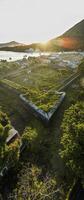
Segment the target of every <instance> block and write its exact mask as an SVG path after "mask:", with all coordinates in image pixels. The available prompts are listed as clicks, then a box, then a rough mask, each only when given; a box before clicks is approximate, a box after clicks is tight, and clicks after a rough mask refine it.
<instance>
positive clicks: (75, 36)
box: [48, 20, 84, 50]
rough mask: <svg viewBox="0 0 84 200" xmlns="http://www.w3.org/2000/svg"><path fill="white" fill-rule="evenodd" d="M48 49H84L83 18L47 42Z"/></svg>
mask: <svg viewBox="0 0 84 200" xmlns="http://www.w3.org/2000/svg"><path fill="white" fill-rule="evenodd" d="M48 45H49V47H50V49H52V50H55V49H60V50H84V20H82V21H81V22H79V23H77V24H76V25H75V26H73V27H72V28H70V29H69V30H68V31H66V32H65V33H64V34H63V35H61V36H59V37H58V38H54V39H52V40H50V41H49V43H48Z"/></svg>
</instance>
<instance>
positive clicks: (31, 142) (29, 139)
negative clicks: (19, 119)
mask: <svg viewBox="0 0 84 200" xmlns="http://www.w3.org/2000/svg"><path fill="white" fill-rule="evenodd" d="M37 135H38V134H37V132H36V129H32V128H30V127H27V128H26V129H25V131H24V133H23V135H22V143H23V145H25V144H26V147H27V150H28V151H29V152H34V148H35V141H36V138H37Z"/></svg>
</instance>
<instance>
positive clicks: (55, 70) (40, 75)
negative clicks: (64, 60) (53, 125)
mask: <svg viewBox="0 0 84 200" xmlns="http://www.w3.org/2000/svg"><path fill="white" fill-rule="evenodd" d="M12 70H14V68H12ZM72 74H73V70H71V69H69V68H68V67H60V68H59V67H58V66H57V67H56V66H51V65H50V64H48V65H47V64H46V65H42V64H39V63H35V64H34V62H33V64H30V65H28V63H27V61H26V67H25V68H21V67H19V68H18V69H17V70H16V71H13V72H11V73H10V74H9V75H8V76H7V77H6V78H5V79H2V82H3V83H4V84H6V85H8V86H9V87H11V88H14V89H16V90H18V91H19V93H23V94H24V95H25V96H26V98H27V99H28V100H29V101H30V102H32V103H33V104H35V105H36V106H38V107H39V108H40V109H43V110H44V111H46V112H48V111H50V109H51V108H52V107H53V106H54V105H55V104H56V103H57V102H58V101H59V97H60V96H59V95H58V94H57V93H56V91H57V90H58V89H59V88H60V87H61V86H62V85H63V84H64V81H65V80H66V79H67V78H68V77H69V76H71V75H72Z"/></svg>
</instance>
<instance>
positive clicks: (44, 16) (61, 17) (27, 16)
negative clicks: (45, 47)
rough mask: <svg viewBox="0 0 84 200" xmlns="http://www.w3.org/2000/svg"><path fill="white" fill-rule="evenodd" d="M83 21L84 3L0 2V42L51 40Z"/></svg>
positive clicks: (57, 0)
mask: <svg viewBox="0 0 84 200" xmlns="http://www.w3.org/2000/svg"><path fill="white" fill-rule="evenodd" d="M83 19H84V0H70V1H68V0H0V43H1V42H9V41H12V40H15V41H18V42H23V43H32V42H43V41H47V40H49V39H51V38H54V37H56V36H58V35H60V34H62V33H64V32H65V31H66V30H67V29H69V28H70V27H72V26H73V25H74V24H76V23H78V22H79V21H81V20H83Z"/></svg>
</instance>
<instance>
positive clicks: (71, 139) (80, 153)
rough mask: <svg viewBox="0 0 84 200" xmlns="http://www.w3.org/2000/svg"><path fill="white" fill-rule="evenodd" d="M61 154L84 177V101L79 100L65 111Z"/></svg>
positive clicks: (78, 174)
mask: <svg viewBox="0 0 84 200" xmlns="http://www.w3.org/2000/svg"><path fill="white" fill-rule="evenodd" d="M62 133H63V136H62V138H61V145H62V148H61V150H60V155H61V157H62V158H63V159H64V161H65V163H66V165H67V166H68V167H70V169H71V170H72V172H73V173H74V174H75V175H76V176H78V177H82V178H83V177H84V103H83V102H78V103H77V104H75V105H72V106H71V107H70V108H69V109H68V110H67V111H65V114H64V119H63V123H62Z"/></svg>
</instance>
